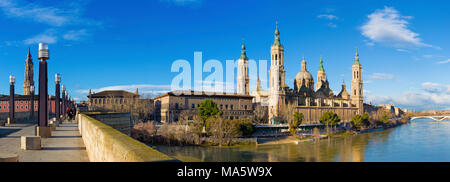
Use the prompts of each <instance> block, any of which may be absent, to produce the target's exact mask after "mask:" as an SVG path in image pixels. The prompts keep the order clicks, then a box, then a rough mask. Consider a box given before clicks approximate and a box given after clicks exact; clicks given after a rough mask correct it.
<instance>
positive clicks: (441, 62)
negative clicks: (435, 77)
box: [436, 59, 450, 64]
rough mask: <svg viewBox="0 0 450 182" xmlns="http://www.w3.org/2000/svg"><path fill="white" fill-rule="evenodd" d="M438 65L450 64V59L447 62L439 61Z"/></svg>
mask: <svg viewBox="0 0 450 182" xmlns="http://www.w3.org/2000/svg"><path fill="white" fill-rule="evenodd" d="M436 63H437V64H446V63H450V59H447V60H442V61H439V62H436Z"/></svg>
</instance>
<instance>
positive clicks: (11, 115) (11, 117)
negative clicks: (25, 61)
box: [8, 75, 16, 124]
mask: <svg viewBox="0 0 450 182" xmlns="http://www.w3.org/2000/svg"><path fill="white" fill-rule="evenodd" d="M15 82H16V77H15V76H14V75H10V76H9V123H8V124H11V123H14V109H15V108H16V107H15V103H14V83H15Z"/></svg>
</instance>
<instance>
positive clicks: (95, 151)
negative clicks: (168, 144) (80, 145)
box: [77, 113, 177, 162]
mask: <svg viewBox="0 0 450 182" xmlns="http://www.w3.org/2000/svg"><path fill="white" fill-rule="evenodd" d="M90 115H93V114H90ZM77 119H78V127H79V131H80V134H81V136H82V138H83V141H84V145H85V146H86V151H87V153H88V157H89V160H90V161H91V162H167V161H177V160H176V159H174V158H171V157H169V156H167V155H165V154H163V153H161V152H159V151H157V150H155V149H152V148H150V147H149V146H147V145H145V144H143V143H141V142H139V141H137V140H134V139H133V138H131V137H129V136H127V135H125V134H123V133H122V132H119V131H118V130H115V129H114V128H112V127H111V126H108V125H106V124H104V123H102V122H100V121H98V120H96V119H94V118H93V117H90V116H88V115H87V114H83V113H81V114H78V116H77Z"/></svg>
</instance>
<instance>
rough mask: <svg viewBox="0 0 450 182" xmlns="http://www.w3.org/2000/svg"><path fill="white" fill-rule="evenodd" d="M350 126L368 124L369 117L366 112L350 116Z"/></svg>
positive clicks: (365, 125) (358, 126) (357, 126)
mask: <svg viewBox="0 0 450 182" xmlns="http://www.w3.org/2000/svg"><path fill="white" fill-rule="evenodd" d="M351 122H352V126H353V127H355V128H360V127H363V126H364V127H367V126H369V125H370V117H369V114H368V113H364V114H362V115H360V114H357V115H354V116H353V117H352V121H351Z"/></svg>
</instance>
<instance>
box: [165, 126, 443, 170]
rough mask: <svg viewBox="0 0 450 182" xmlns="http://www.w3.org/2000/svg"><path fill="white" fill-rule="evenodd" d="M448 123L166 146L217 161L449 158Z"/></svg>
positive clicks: (174, 152) (171, 150) (174, 151)
mask: <svg viewBox="0 0 450 182" xmlns="http://www.w3.org/2000/svg"><path fill="white" fill-rule="evenodd" d="M449 139H450V123H449V122H448V121H447V122H446V121H444V122H432V121H430V120H425V119H424V120H415V121H413V122H412V123H410V124H407V125H402V126H399V127H397V128H393V129H389V130H384V131H379V132H372V133H364V134H360V135H357V136H349V137H345V138H333V139H325V140H321V141H320V142H317V143H312V142H306V143H300V144H278V145H257V146H245V147H237V148H216V147H195V146H187V147H167V146H158V147H157V148H158V150H160V151H161V152H163V153H166V154H168V155H171V156H174V157H177V156H188V157H190V158H195V159H196V160H198V161H217V162H229V161H231V162H263V161H269V162H275V161H280V162H286V161H292V162H332V161H342V162H362V161H386V162H389V161H392V162H396V161H450V152H448V151H450V140H449Z"/></svg>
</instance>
